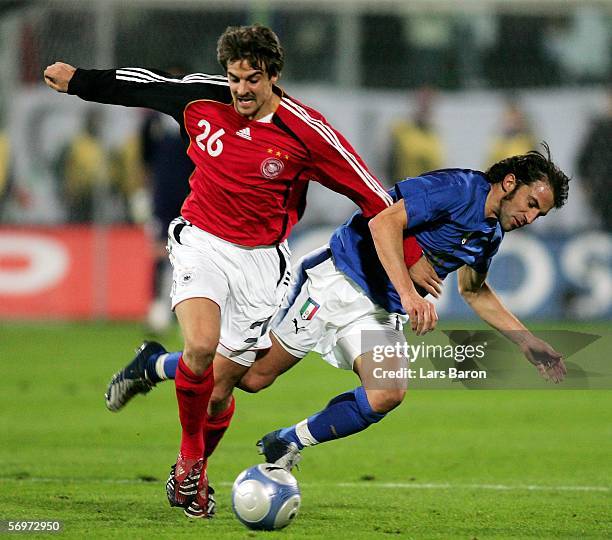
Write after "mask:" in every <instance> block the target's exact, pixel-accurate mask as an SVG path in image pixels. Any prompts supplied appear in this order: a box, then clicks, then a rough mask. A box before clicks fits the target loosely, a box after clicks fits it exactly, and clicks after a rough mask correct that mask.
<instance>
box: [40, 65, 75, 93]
mask: <svg viewBox="0 0 612 540" xmlns="http://www.w3.org/2000/svg"><path fill="white" fill-rule="evenodd" d="M75 71H76V68H75V67H74V66H71V65H70V64H64V63H63V62H55V64H51V65H50V66H47V69H45V72H44V78H45V83H46V84H47V86H48V87H49V88H53V90H56V91H57V92H68V83H69V82H70V79H72V76H73V75H74V72H75Z"/></svg>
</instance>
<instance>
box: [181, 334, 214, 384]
mask: <svg viewBox="0 0 612 540" xmlns="http://www.w3.org/2000/svg"><path fill="white" fill-rule="evenodd" d="M216 350H217V343H216V342H215V341H214V340H213V339H208V338H203V339H199V340H197V341H194V342H191V343H185V347H184V349H183V361H184V362H185V363H186V364H187V367H189V369H191V371H193V372H194V373H195V374H196V375H201V374H202V373H204V372H205V371H206V369H207V368H208V366H210V364H211V362H212V361H213V358H214V357H215V353H216Z"/></svg>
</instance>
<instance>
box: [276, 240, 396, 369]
mask: <svg viewBox="0 0 612 540" xmlns="http://www.w3.org/2000/svg"><path fill="white" fill-rule="evenodd" d="M407 320H408V317H407V316H406V315H401V314H398V313H389V312H388V311H386V310H385V309H383V308H382V307H380V306H378V305H377V304H375V303H374V302H372V300H370V299H369V298H368V297H367V296H366V295H365V293H364V292H363V291H362V290H361V288H360V287H359V286H358V285H356V284H355V283H354V282H353V281H351V280H350V279H349V278H347V277H346V276H345V275H344V274H342V273H341V272H339V271H338V270H337V269H336V267H335V265H334V263H333V260H332V258H331V252H330V250H329V248H327V246H325V247H324V248H321V249H319V250H316V251H313V252H311V253H309V254H308V255H306V256H305V257H304V258H302V259H301V260H300V262H299V263H298V266H297V268H296V271H295V273H294V277H293V279H292V280H291V284H290V286H289V291H288V292H287V296H286V297H285V300H284V301H283V304H282V306H281V309H280V311H279V312H278V313H277V315H276V316H275V317H274V320H273V322H272V332H273V333H274V335H275V336H276V337H277V338H278V340H279V342H280V343H281V345H282V346H283V347H284V348H285V349H286V350H287V352H289V353H290V354H292V355H293V356H297V357H298V358H301V357H303V356H306V354H307V353H308V352H310V351H315V352H318V353H319V354H321V356H322V357H323V359H324V360H325V361H326V362H328V363H329V364H331V365H332V366H334V367H337V368H341V369H352V368H353V362H354V361H355V359H356V358H357V357H358V356H361V355H362V354H364V353H367V352H370V351H371V350H372V348H373V345H382V346H386V345H393V346H396V344H398V343H399V344H400V345H402V346H403V344H404V343H406V338H405V337H404V333H403V325H404V323H405V322H406V321H407ZM372 336H374V337H375V343H373V342H372V339H371V337H372Z"/></svg>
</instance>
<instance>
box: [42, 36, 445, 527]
mask: <svg viewBox="0 0 612 540" xmlns="http://www.w3.org/2000/svg"><path fill="white" fill-rule="evenodd" d="M217 58H218V60H219V63H220V64H221V66H222V67H223V69H224V70H225V72H226V76H218V75H205V74H201V73H194V74H191V75H186V76H184V77H174V76H172V75H170V74H168V73H164V72H160V71H157V70H150V69H144V68H119V69H108V70H95V69H82V68H75V67H73V66H71V65H69V64H65V63H61V62H56V63H55V64H52V65H50V66H49V67H47V69H46V70H45V72H44V80H45V82H46V84H47V85H48V86H49V87H50V88H52V89H54V90H56V91H58V92H67V93H69V94H74V95H77V96H79V97H80V98H82V99H84V100H87V101H95V102H99V103H109V104H115V105H124V106H134V107H147V108H151V109H155V110H158V111H160V112H163V113H166V114H169V115H170V116H172V117H174V118H175V120H176V121H177V122H178V123H179V124H180V127H181V132H182V135H183V138H184V140H185V143H186V145H187V154H188V155H189V157H190V158H191V159H192V161H193V162H194V164H195V170H194V173H193V174H192V176H191V178H190V189H191V191H190V194H189V195H188V197H187V199H186V200H185V203H184V204H183V207H182V210H181V217H179V218H177V219H176V220H174V221H173V222H172V224H171V225H170V227H169V230H168V251H169V254H170V260H171V262H172V265H173V281H174V282H173V287H172V293H171V297H172V308H173V309H174V310H175V313H176V316H177V318H178V321H179V324H180V327H181V330H182V333H183V338H184V348H183V353H182V357H181V358H180V360H179V364H178V369H177V374H176V379H175V384H176V394H177V401H178V407H179V417H180V421H181V426H182V437H181V445H180V452H179V456H178V460H177V462H176V465H175V466H173V467H172V470H171V474H170V478H169V479H168V482H167V494H168V499H169V501H170V503H171V504H172V505H175V506H181V507H183V508H185V512H186V514H187V515H188V516H190V517H210V515H211V514H212V512H213V510H214V501H213V500H212V498H211V497H210V494H211V493H210V490H209V488H208V481H207V475H206V458H207V457H208V456H209V455H210V453H211V452H212V450H213V449H214V447H215V446H216V444H217V443H218V441H219V439H220V438H221V436H222V435H223V433H224V432H225V430H226V429H227V427H228V425H229V422H230V420H231V417H232V414H233V410H234V401H233V398H232V390H233V388H234V386H235V384H236V383H237V382H238V381H239V380H240V379H241V378H242V376H243V375H244V373H245V372H246V371H247V370H248V368H249V366H250V365H251V364H252V363H253V361H254V360H255V357H256V354H257V351H261V350H264V349H267V348H269V347H270V346H271V341H270V335H269V329H268V325H269V322H270V319H271V317H272V316H273V315H274V313H275V312H276V310H277V307H278V306H279V304H280V302H281V300H282V298H283V296H284V294H285V291H286V288H287V285H288V283H289V279H290V269H289V251H288V248H287V244H286V238H287V236H288V235H289V233H290V231H291V228H292V226H293V225H294V224H295V223H296V222H297V220H298V219H299V217H300V216H301V214H302V213H303V211H304V207H305V195H306V189H307V186H308V181H310V180H315V181H318V182H320V183H321V184H323V185H325V186H327V187H329V188H330V189H333V190H334V191H337V192H339V193H342V194H344V195H346V196H348V197H349V198H351V199H352V200H353V201H354V202H355V203H356V204H358V205H359V207H360V208H361V210H362V212H363V214H364V216H366V217H371V216H373V215H375V214H377V213H378V212H380V211H381V210H383V209H384V208H386V207H387V206H389V205H390V204H392V199H391V197H390V196H389V195H388V194H387V193H386V192H385V190H384V189H383V187H382V186H381V185H380V183H379V182H378V180H377V179H376V178H375V177H374V175H372V173H371V172H370V171H369V170H368V168H367V167H366V165H365V164H364V162H363V161H362V160H361V158H360V157H359V156H358V155H357V154H356V152H355V151H354V150H353V148H352V147H351V146H350V144H349V143H348V142H347V141H346V140H345V139H344V137H343V136H342V135H341V134H340V133H338V132H337V131H336V130H335V129H333V128H332V127H331V126H330V125H329V124H328V123H327V121H326V120H325V118H324V117H323V116H322V115H321V114H320V113H318V112H317V111H315V110H314V109H312V108H310V107H307V106H306V105H303V104H302V103H300V102H298V101H297V100H295V99H293V98H292V97H290V96H288V95H286V94H285V93H284V92H283V91H282V90H281V89H280V88H279V87H278V86H276V82H277V81H278V78H279V76H280V73H281V70H282V68H283V62H284V55H283V50H282V47H281V45H280V43H279V41H278V38H277V36H276V35H275V34H274V32H272V31H271V30H270V29H269V28H266V27H264V26H259V25H255V26H246V27H229V28H228V29H227V30H226V31H225V32H224V33H223V34H222V35H221V37H220V38H219V41H218V47H217ZM404 249H405V252H406V253H407V254H408V258H410V257H412V262H414V261H415V260H417V259H418V257H419V256H420V254H421V251H420V248H418V246H417V244H416V242H415V241H414V240H412V239H408V240H407V243H406V245H405V246H404ZM413 288H414V287H413ZM410 302H411V303H412V304H411V306H410V307H411V308H413V309H414V313H415V316H416V318H417V319H419V320H423V319H426V320H427V326H431V327H432V326H433V325H435V320H436V318H437V317H434V315H435V310H434V308H433V305H432V304H431V303H430V302H428V301H427V300H424V299H423V298H421V296H419V295H418V294H417V292H416V290H414V292H413V294H411V295H410ZM156 347H159V348H160V349H161V350H160V351H159V352H162V351H163V348H162V347H161V346H159V345H158V344H145V345H143V347H142V348H141V350H140V351H139V353H138V355H137V359H139V358H146V357H149V356H150V354H151V353H153V352H155V351H154V350H152V349H154V348H156ZM164 352H165V351H164ZM213 359H214V362H213ZM213 371H214V372H213ZM119 375H120V377H123V376H124V374H119ZM115 382H116V383H117V384H122V383H124V382H125V381H124V380H123V379H121V380H117V381H115ZM126 384H129V382H126ZM213 388H214V390H213ZM207 411H208V413H207Z"/></svg>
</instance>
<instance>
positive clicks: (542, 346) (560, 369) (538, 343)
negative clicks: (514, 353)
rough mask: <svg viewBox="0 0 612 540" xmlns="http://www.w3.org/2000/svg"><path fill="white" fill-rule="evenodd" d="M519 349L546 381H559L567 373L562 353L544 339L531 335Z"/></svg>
mask: <svg viewBox="0 0 612 540" xmlns="http://www.w3.org/2000/svg"><path fill="white" fill-rule="evenodd" d="M520 348H521V351H522V352H523V354H524V355H525V357H526V358H527V360H529V361H530V362H531V363H532V364H533V365H534V366H535V367H536V368H538V371H539V372H540V375H542V377H544V378H545V379H546V380H548V381H553V382H554V383H560V382H561V381H562V380H563V378H564V377H565V375H566V374H567V368H566V367H565V364H564V363H563V355H562V354H560V353H558V352H557V351H555V350H554V349H553V348H552V347H551V346H550V345H549V344H548V343H546V342H545V341H543V340H541V339H539V338H537V337H535V336H531V337H530V338H529V339H528V340H527V341H526V342H524V343H523V344H522V345H521V346H520Z"/></svg>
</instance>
